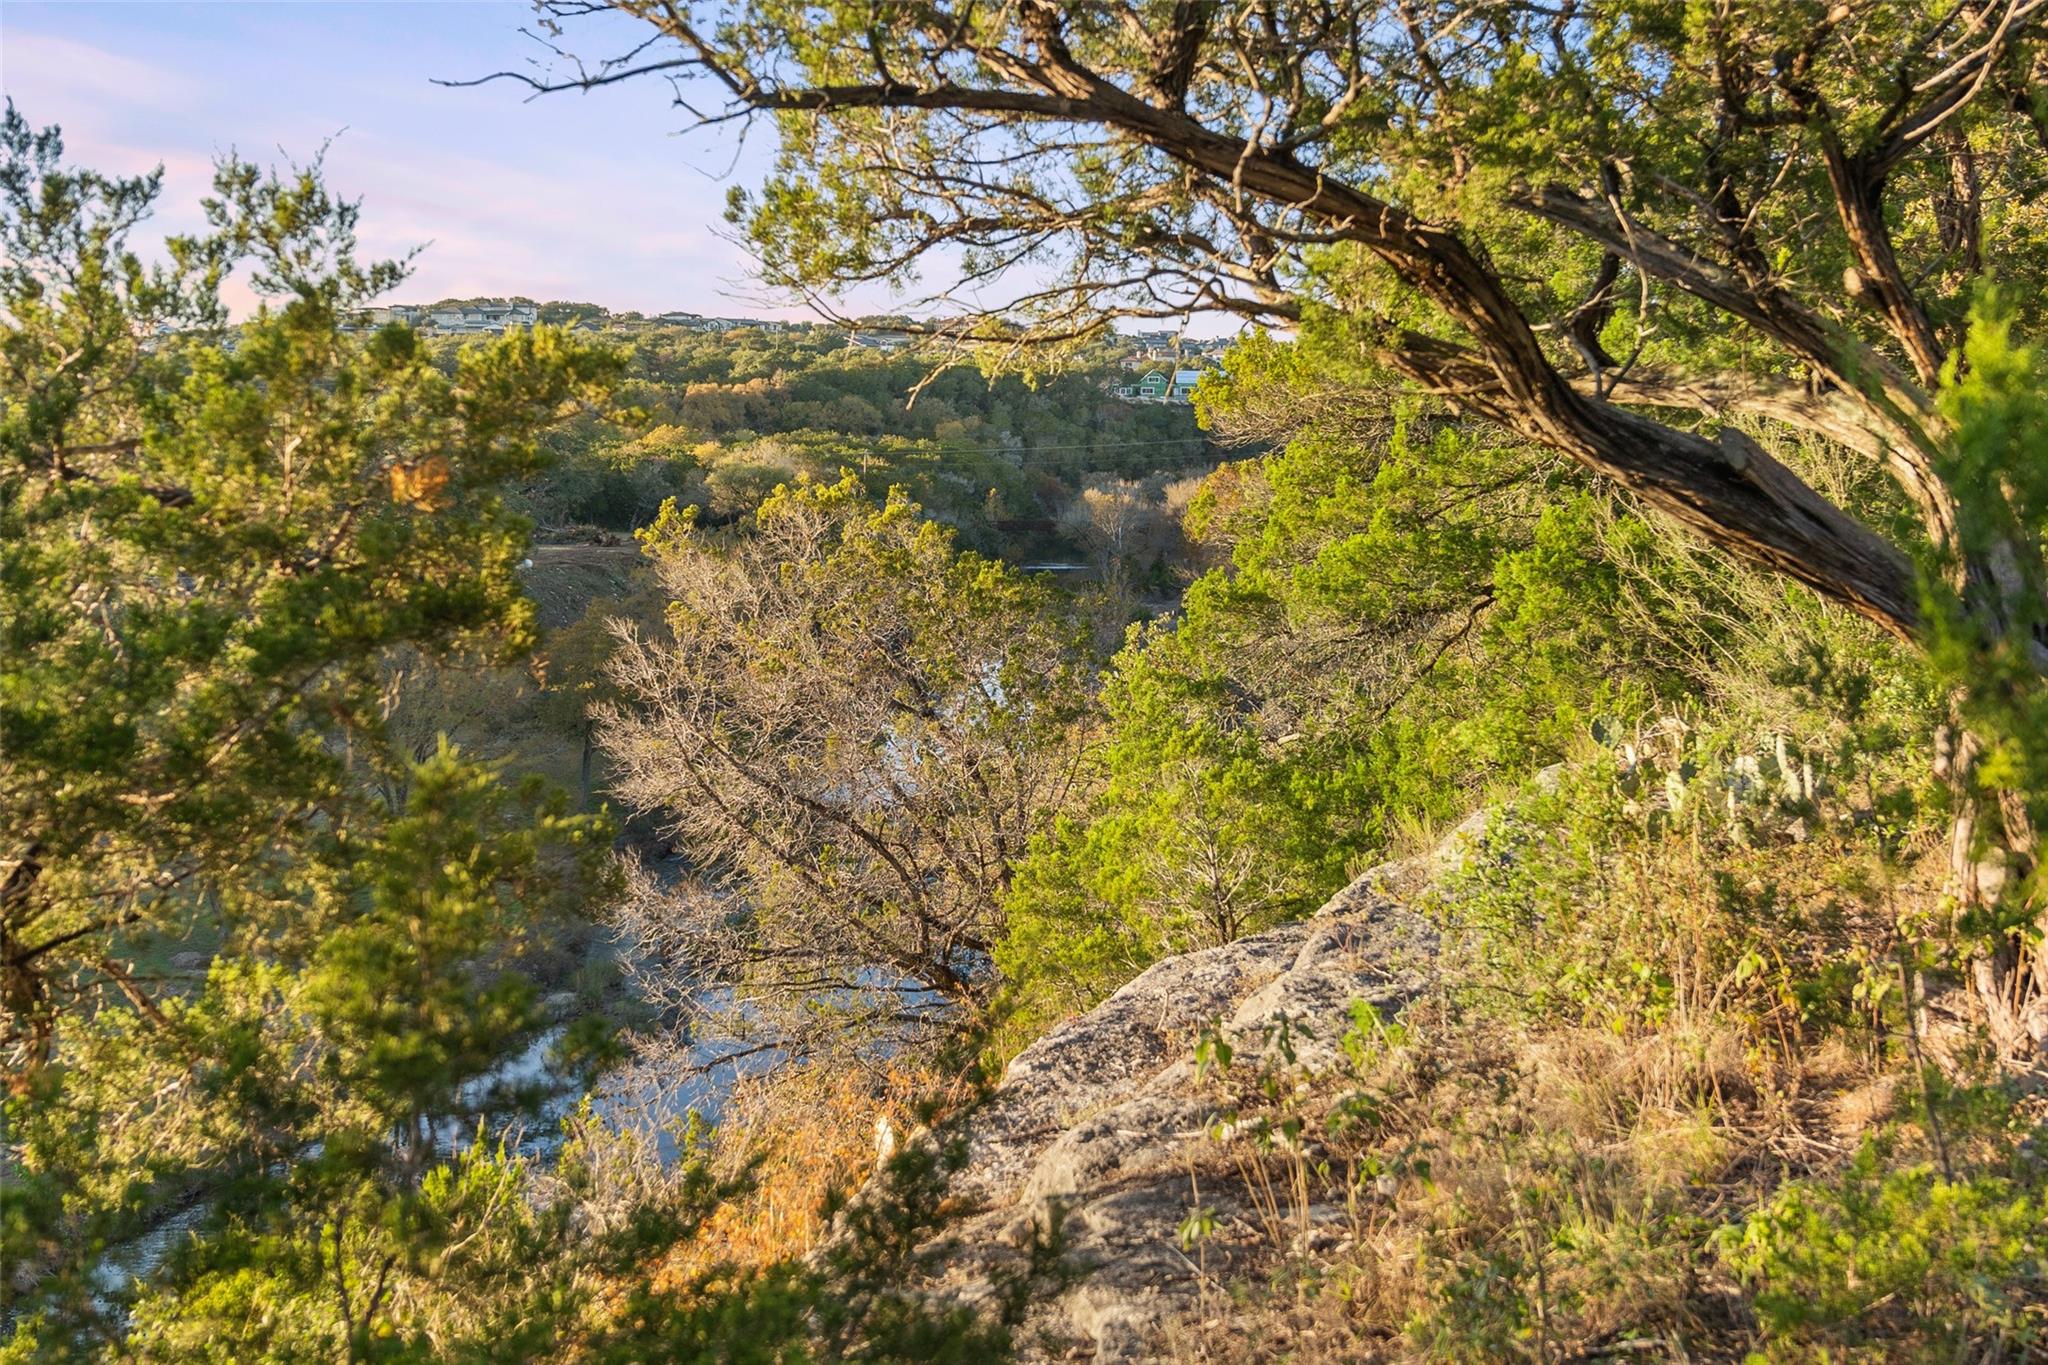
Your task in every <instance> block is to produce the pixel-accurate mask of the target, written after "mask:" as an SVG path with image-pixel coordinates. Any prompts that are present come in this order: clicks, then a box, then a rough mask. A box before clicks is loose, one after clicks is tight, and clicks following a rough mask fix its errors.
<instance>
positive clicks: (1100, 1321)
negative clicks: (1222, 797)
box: [930, 865, 1436, 1361]
mask: <svg viewBox="0 0 2048 1365" xmlns="http://www.w3.org/2000/svg"><path fill="white" fill-rule="evenodd" d="M1415 880H1418V878H1416V877H1415V876H1414V875H1413V869H1411V868H1404V867H1402V866H1400V865H1390V866H1388V867H1384V868H1378V869H1375V870H1374V871H1372V872H1369V873H1367V874H1366V875H1365V876H1363V877H1361V878H1359V879H1358V880H1357V881H1355V882H1353V883H1352V884H1351V885H1350V886H1348V887H1346V888H1345V889H1344V890H1343V891H1341V892H1339V893H1338V894H1337V895H1336V896H1334V897H1332V898H1331V900H1330V901H1329V903H1328V904H1326V905H1324V906H1323V907H1322V908H1321V909H1320V910H1319V911H1318V912H1317V913H1316V914H1315V915H1313V916H1312V917H1310V918H1309V919H1306V920H1303V921H1300V922H1298V923H1294V924H1289V925H1285V926H1283V927H1281V928H1278V929H1274V930H1271V931H1269V932H1267V933H1263V934H1259V935H1256V936H1254V937H1251V938H1246V939H1241V940H1239V941H1237V942H1235V943H1230V944H1226V945H1223V946H1221V947H1217V948H1211V949H1208V950H1205V951H1202V952H1196V953H1189V954H1187V955H1185V956H1182V957H1176V958H1169V959H1167V960H1165V961H1162V962H1159V963H1156V964H1155V965H1153V966H1152V967H1151V968H1150V969H1149V970H1147V971H1146V972H1145V973H1144V974H1143V975H1141V976H1139V977H1138V978H1136V979H1135V980H1133V981H1131V982H1130V983H1129V984H1128V985H1126V986H1125V987H1124V988H1123V989H1122V990H1120V991H1118V992H1117V993H1116V994H1115V995H1113V996H1111V997H1110V998H1109V999H1108V1000H1106V1001H1104V1002H1103V1003H1102V1004H1101V1005H1099V1006H1097V1007H1096V1008H1095V1009H1093V1010H1091V1011H1090V1012H1088V1013H1087V1014H1085V1015H1081V1016H1079V1017H1078V1018H1075V1019H1072V1020H1069V1021H1068V1022H1066V1023H1065V1024H1062V1025H1061V1026H1059V1027H1058V1028H1055V1029H1054V1030H1052V1031H1051V1032H1050V1033H1048V1034H1046V1035H1045V1036H1044V1037H1043V1038H1041V1039H1039V1040H1038V1041H1037V1042H1036V1043H1034V1044H1032V1045H1031V1047H1029V1048H1028V1049H1026V1050H1025V1051H1024V1052H1022V1053H1020V1054H1019V1055H1018V1056H1017V1057H1016V1059H1015V1060H1014V1061H1012V1062H1011V1063H1010V1065H1009V1067H1008V1069H1007V1070H1006V1071H1005V1072H1004V1075H1003V1078H1002V1080H1001V1082H1000V1083H999V1084H998V1086H997V1087H996V1089H995V1091H994V1092H993V1094H992V1095H991V1096H990V1097H989V1098H988V1100H987V1101H986V1102H985V1103H983V1104H982V1105H981V1106H980V1107H979V1108H977V1109H976V1110H975V1111H974V1113H973V1114H972V1115H971V1116H970V1117H969V1118H968V1119H967V1121H966V1127H965V1138H966V1141H967V1147H968V1160H967V1163H966V1165H965V1166H964V1167H963V1168H961V1169H960V1170H959V1171H958V1172H957V1173H956V1174H955V1175H954V1177H953V1178H952V1184H951V1186H950V1194H951V1196H952V1197H951V1200H950V1201H949V1202H950V1203H951V1204H952V1205H953V1207H955V1208H959V1209H963V1210H967V1211H968V1212H966V1213H964V1215H963V1216H962V1217H960V1218H959V1219H958V1220H957V1221H955V1222H953V1223H952V1224H951V1225H950V1226H949V1227H948V1230H947V1233H946V1235H945V1238H944V1241H945V1246H944V1248H943V1254H942V1255H940V1256H936V1257H934V1258H933V1263H934V1264H936V1265H938V1266H941V1267H942V1272H941V1277H940V1279H939V1280H938V1281H937V1282H936V1283H934V1284H932V1285H931V1286H930V1290H931V1292H932V1293H933V1294H934V1295H935V1296H937V1297H939V1298H941V1299H946V1300H951V1301H953V1302H966V1303H974V1302H977V1301H982V1300H986V1299H988V1298H989V1296H991V1295H993V1294H994V1293H995V1292H996V1291H995V1288H994V1286H996V1285H997V1284H1000V1283H1002V1282H1003V1281H1004V1279H1005V1278H1006V1277H1014V1276H1016V1275H1017V1274H1019V1273H1021V1271H1022V1269H1023V1267H1024V1266H1025V1264H1026V1263H1027V1261H1028V1252H1029V1249H1030V1248H1031V1247H1032V1246H1033V1245H1034V1244H1035V1243H1039V1242H1044V1241H1046V1240H1047V1239H1049V1241H1050V1245H1051V1246H1052V1247H1053V1248H1054V1249H1055V1250H1056V1251H1057V1253H1058V1257H1059V1260H1060V1262H1061V1273H1060V1275H1059V1276H1058V1277H1057V1283H1056V1285H1055V1286H1054V1289H1053V1292H1050V1293H1046V1294H1042V1295H1040V1296H1038V1297H1036V1298H1034V1300H1033V1305H1032V1309H1031V1312H1030V1316H1029V1317H1028V1318H1027V1319H1026V1321H1025V1323H1024V1327H1023V1330H1022V1331H1021V1333H1020V1334H1019V1338H1018V1344H1019V1346H1020V1348H1021V1351H1022V1353H1023V1355H1024V1356H1025V1358H1027V1359H1030V1358H1037V1359H1048V1358H1078V1359H1095V1360H1099V1361H1108V1360H1132V1359H1138V1358H1142V1357H1144V1356H1146V1355H1148V1354H1150V1353H1151V1352H1152V1350H1153V1349H1154V1346H1155V1344H1156V1343H1157V1341H1158V1339H1159V1336H1160V1334H1161V1333H1162V1332H1164V1331H1166V1330H1168V1329H1169V1328H1170V1327H1172V1326H1173V1325H1174V1324H1176V1323H1182V1322H1185V1321H1187V1320H1188V1319H1189V1318H1190V1316H1191V1315H1192V1314H1193V1313H1194V1311H1195V1309H1196V1308H1197V1306H1198V1304H1199V1301H1200V1297H1201V1286H1202V1284H1203V1280H1204V1277H1205V1276H1206V1277H1208V1278H1209V1279H1210V1280H1211V1281H1217V1280H1223V1279H1227V1278H1228V1277H1229V1274H1230V1271H1231V1266H1232V1261H1233V1257H1234V1255H1237V1254H1250V1252H1249V1250H1246V1249H1245V1246H1246V1244H1247V1243H1249V1242H1251V1241H1255V1240H1256V1239H1246V1238H1238V1239H1233V1238H1232V1237H1230V1236H1228V1235H1223V1236H1218V1237H1215V1238H1212V1239H1209V1240H1207V1241H1205V1242H1204V1244H1203V1248H1202V1251H1201V1253H1200V1255H1199V1257H1194V1256H1191V1255H1190V1254H1189V1253H1187V1252H1185V1251H1183V1249H1182V1246H1181V1241H1180V1237H1179V1232H1180V1229H1181V1226H1182V1224H1183V1223H1184V1221H1185V1220H1186V1219H1187V1218H1188V1215H1189V1213H1190V1211H1191V1210H1192V1209H1193V1208H1194V1207H1195V1206H1196V1205H1197V1204H1198V1203H1199V1204H1200V1205H1201V1206H1202V1207H1204V1208H1206V1209H1208V1210H1210V1211H1211V1213H1212V1215H1213V1217H1214V1219H1215V1221H1216V1225H1217V1226H1218V1227H1219V1228H1223V1229H1229V1228H1231V1227H1233V1226H1235V1227H1237V1228H1240V1229H1250V1228H1253V1227H1255V1226H1257V1225H1258V1223H1259V1216H1258V1212H1257V1210H1256V1209H1255V1208H1254V1207H1252V1204H1251V1202H1250V1201H1249V1200H1248V1197H1247V1195H1246V1193H1245V1192H1244V1190H1243V1184H1242V1181H1241V1180H1233V1179H1232V1174H1233V1172H1234V1171H1235V1170H1236V1169H1237V1167H1236V1165H1235V1161H1234V1158H1233V1157H1232V1155H1231V1154H1230V1152H1229V1151H1228V1149H1227V1147H1228V1145H1227V1144H1225V1143H1221V1142H1218V1141H1217V1140H1216V1137H1215V1136H1214V1134H1213V1132H1212V1129H1213V1128H1214V1127H1215V1122H1216V1119H1217V1110H1216V1100H1215V1098H1214V1096H1213V1094H1205V1089H1206V1088H1205V1087H1203V1086H1201V1085H1200V1084H1198V1077H1197V1075H1196V1063H1195V1051H1196V1047H1197V1044H1198V1043H1199V1042H1200V1040H1201V1039H1202V1038H1203V1037H1204V1036H1205V1035H1207V1034H1210V1033H1212V1032H1213V1033H1214V1035H1215V1036H1216V1037H1218V1038H1220V1039H1221V1040H1222V1041H1224V1042H1225V1043H1227V1044H1228V1045H1229V1047H1230V1048H1231V1050H1232V1054H1233V1056H1234V1058H1235V1060H1234V1062H1233V1066H1240V1065H1250V1066H1253V1067H1256V1066H1258V1065H1259V1064H1260V1063H1261V1060H1262V1058H1264V1056H1265V1054H1266V1052H1267V1050H1268V1049H1271V1048H1274V1047H1277V1046H1280V1045H1281V1044H1280V1042H1279V1040H1280V1039H1281V1038H1282V1037H1284V1038H1285V1039H1286V1043H1285V1045H1286V1046H1288V1047H1289V1048H1291V1049H1292V1057H1293V1060H1292V1063H1291V1066H1292V1068H1293V1069H1294V1070H1295V1071H1296V1072H1297V1073H1298V1072H1300V1071H1302V1070H1306V1071H1307V1072H1310V1073H1314V1072H1319V1071H1323V1070H1325V1069H1328V1068H1331V1067H1334V1066H1335V1065H1337V1064H1338V1063H1339V1061H1340V1059H1341V1052H1340V1040H1341V1039H1342V1037H1343V1036H1344V1034H1345V1032H1346V1030H1347V1029H1348V1028H1349V1027H1350V1024H1351V1020H1352V1015H1351V1006H1352V1002H1354V1001H1358V1000H1364V1001H1367V1002H1370V1003H1371V1004H1372V1005H1373V1006H1375V1007H1376V1008H1377V1009H1378V1010H1379V1011H1380V1013H1381V1015H1382V1016H1383V1017H1385V1016H1390V1015H1392V1014H1393V1013H1395V1012H1397V1011H1398V1010H1399V1009H1400V1008H1401V1007H1402V1006H1403V1005H1404V1004H1406V1003H1407V1002H1408V1001H1410V1000H1412V999H1413V998H1415V997H1416V996H1417V995H1418V994H1420V993H1421V992H1422V991H1423V990H1424V988H1425V987H1426V986H1427V984H1428V981H1429V976H1430V973H1431V971H1432V968H1433V964H1434V961H1435V955H1436V937H1435V934H1434V932H1433V931H1432V930H1431V929H1430V927H1429V926H1428V924H1427V923H1425V922H1424V921H1423V919H1422V918H1421V917H1420V916H1418V915H1416V914H1415V913H1413V912H1412V911H1410V910H1408V909H1407V908H1405V907H1404V906H1403V905H1402V904H1401V903H1399V901H1398V900H1397V899H1396V897H1397V895H1398V892H1397V891H1396V890H1395V889H1394V888H1399V887H1401V886H1403V885H1404V883H1412V882H1413V881H1415ZM1283 1024H1284V1027H1283ZM1308 1214H1309V1223H1310V1225H1309V1226H1307V1227H1305V1228H1302V1229H1300V1232H1299V1234H1298V1235H1301V1236H1305V1237H1308V1238H1310V1239H1314V1238H1316V1237H1318V1236H1328V1237H1329V1238H1332V1239H1334V1237H1336V1236H1337V1235H1338V1233H1337V1232H1336V1229H1337V1227H1338V1226H1339V1225H1340V1224H1343V1223H1344V1222H1345V1219H1346V1215H1345V1212H1344V1211H1343V1210H1341V1209H1336V1208H1330V1209H1328V1210H1317V1209H1311V1210H1309V1211H1308ZM1324 1214H1326V1215H1327V1217H1326V1219H1325V1220H1324V1221H1326V1223H1327V1226H1326V1227H1323V1228H1319V1227H1317V1226H1315V1224H1316V1223H1317V1221H1318V1219H1319V1217H1320V1216H1321V1215H1324ZM1234 1245H1235V1246H1238V1247H1239V1248H1240V1250H1239V1251H1238V1252H1234V1251H1233V1246H1234ZM935 1250H937V1248H935Z"/></svg>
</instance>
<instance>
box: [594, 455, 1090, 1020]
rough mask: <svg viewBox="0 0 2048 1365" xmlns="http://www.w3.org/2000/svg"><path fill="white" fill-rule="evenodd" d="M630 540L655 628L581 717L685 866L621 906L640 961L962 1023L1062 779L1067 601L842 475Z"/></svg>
mask: <svg viewBox="0 0 2048 1365" xmlns="http://www.w3.org/2000/svg"><path fill="white" fill-rule="evenodd" d="M651 550H652V553H653V555H654V558H655V561H656V566H657V569H656V571H657V575H658V578H659V581H660V584H661V586H662V589H663V590H664V592H665V593H666V594H667V595H668V597H669V598H670V601H671V605H670V607H669V618H668V624H669V630H668V633H667V634H666V635H665V636H663V637H661V638H655V637H653V636H650V635H648V634H646V633H643V632H641V631H639V630H637V629H635V628H633V627H632V626H630V625H623V626H621V628H620V640H619V649H618V651H617V653H616V655H615V657H614V660H613V662H612V665H611V677H612V681H613V684H614V686H615V687H616V689H617V695H618V697H619V698H620V699H619V700H618V701H616V702H613V703H611V704H608V705H605V706H604V707H603V708H602V709H601V710H600V712H599V722H598V725H599V737H600V741H601V742H602V744H603V745H604V747H605V748H606V749H607V750H608V751H609V752H610V753H611V755H612V757H613V759H614V760H615V762H616V763H617V765H618V770H619V780H618V784H617V790H618V791H619V792H620V793H621V794H622V795H623V796H624V797H625V799H626V800H627V801H628V802H629V803H630V804H631V805H632V806H634V807H636V808H638V809H639V810H641V811H644V812H649V813H651V814H653V815H654V816H655V818H657V819H658V820H659V821H660V822H661V823H662V824H663V825H664V827H665V828H666V829H667V830H668V831H669V832H670V833H671V834H672V835H673V836H674V838H675V839H676V840H677V842H678V844H679V846H680V847H682V848H683V849H685V850H686V851H687V853H688V855H689V857H690V858H691V860H692V861H693V862H694V864H695V865H696V867H697V868H698V869H699V870H700V872H701V874H702V876H701V878H700V879H699V882H698V883H697V884H695V885H693V886H691V887H690V888H688V889H687V891H686V892H684V893H656V894H655V899H656V900H658V901H660V902H661V904H660V905H656V906H653V907H650V906H648V905H644V904H643V905H642V907H641V908H640V910H639V911H638V912H637V915H638V921H639V923H640V924H641V925H642V926H643V931H645V930H646V929H647V926H649V925H652V926H654V931H655V932H654V934H653V936H654V937H661V936H663V935H665V940H664V941H662V942H658V943H653V944H651V945H650V946H654V947H658V948H660V949H662V950H663V951H665V952H668V953H671V954H680V953H689V954H692V955H694V957H695V959H696V965H697V966H699V967H701V968H703V969H705V970H706V971H708V972H709V974H710V975H712V976H714V977H718V978H722V979H724V980H727V981H731V982H733V983H735V984H738V985H741V986H743V987H745V988H746V991H747V993H748V995H749V996H750V997H757V998H762V999H770V998H773V999H779V1000H781V1001H784V1002H800V1003H803V1004H804V1005H805V1006H806V1008H812V1009H814V1010H815V1009H823V1010H838V1011H843V1012H846V1013H848V1014H850V1015H860V1016H862V1017H864V1018H867V1019H869V1020H874V1021H879V1022H882V1023H887V1024H897V1025H901V1026H904V1027H913V1028H914V1027H917V1026H919V1025H921V1024H924V1023H928V1022H930V1020H931V1019H932V1018H933V1017H934V1016H935V1015H937V1014H940V1013H947V1012H950V1013H952V1014H953V1015H954V1016H955V1017H957V1014H958V1012H959V1011H961V1010H962V1009H965V1010H967V1011H970V1012H971V1011H973V1010H976V1009H978V1008H979V1007H980V1006H981V1005H982V1004H984V1003H985V1001H986V998H987V995H988V991H989V989H990V988H991V986H992V984H993V983H992V980H991V974H990V973H989V972H988V970H986V967H987V960H988V954H989V953H990V952H991V950H992V949H993V948H994V946H995V944H996V942H997V940H998V938H999V937H1000V936H1001V933H1002V929H1003V899H1004V894H1005V892H1006V891H1007V889H1008V887H1009V884H1010V878H1011V873H1012V868H1013V866H1014V864H1015V862H1016V861H1017V860H1018V859H1019V858H1021V857H1022V856H1023V854H1024V852H1025V849H1026V847H1027V846H1028V844H1029V842H1030V840H1031V838H1032V837H1033V836H1034V835H1036V834H1038V833H1040V832H1041V831H1043V830H1044V829H1045V828H1046V827H1047V826H1048V824H1049V822H1050V821H1051V819H1052V817H1053V815H1054V814H1055V813H1056V812H1058V811H1059V810H1060V809H1062V808H1063V806H1064V805H1065V803H1066V801H1067V799H1068V795H1069V792H1070V790H1071V788H1072V787H1073V784H1074V783H1075V781H1076V777H1077V773H1078V769H1079V763H1080V757H1081V747H1082V735H1081V733H1080V727H1079V722H1080V720H1081V719H1082V717H1083V715H1084V714H1085V708H1086V705H1087V701H1088V688H1089V685H1090V680H1091V676H1092V669H1093V666H1094V660H1093V658H1092V656H1091V655H1090V653H1089V650H1088V645H1087V640H1086V634H1085V630H1084V627H1083V625H1082V623H1081V622H1080V621H1079V619H1078V617H1077V616H1076V614H1075V613H1074V611H1073V610H1072V609H1071V608H1070V606H1069V605H1068V603H1067V601H1066V599H1065V598H1064V597H1063V596H1062V595H1061V594H1060V593H1059V592H1058V590H1057V589H1055V588H1053V587H1051V586H1049V585H1047V584H1045V583H1043V582H1041V581H1039V580H1037V579H1034V578H1031V577H1028V576H1025V575H1020V574H1016V573H1014V572H1012V571H1010V570H1008V569H1007V568H1005V567H1004V566H1003V565H1001V564H999V563H995V562H992V561H987V560H983V559H981V558H979V557H977V556H974V555H971V554H961V553H956V552H955V550H954V548H953V546H952V543H951V537H950V534H949V533H948V532H946V531H945V530H944V529H943V528H941V527H939V526H937V525H935V524H932V523H929V522H926V521H923V520H922V519H921V518H920V517H919V516H918V515H917V512H916V509H915V508H914V507H912V506H911V505H909V504H907V503H905V502H904V501H902V500H901V499H900V498H894V499H892V500H891V502H890V504H889V505H888V507H886V508H884V509H882V510H880V511H877V510H875V509H874V508H873V506H872V504H870V503H869V502H867V500H866V496H865V494H864V492H863V491H862V490H861V489H860V488H859V485H858V483H857V481H855V480H854V479H852V478H851V477H850V476H849V478H848V479H846V480H845V481H842V482H841V483H840V484H838V485H836V486H834V487H829V488H826V487H818V486H807V487H804V488H799V489H794V490H784V491H782V492H779V493H778V494H777V495H776V496H774V497H773V498H771V499H770V500H769V502H768V503H767V504H766V505H764V507H763V509H762V511H761V513H760V514H759V516H758V518H757V519H756V521H755V523H754V524H753V525H752V526H751V527H749V528H747V529H745V530H744V531H741V532H739V533H736V534H734V535H731V536H729V537H726V538H724V539H723V540H717V539H713V538H712V537H710V536H708V535H707V534H706V533H704V532H701V531H699V530H697V529H696V528H695V527H694V526H693V525H692V524H691V523H690V521H689V519H688V518H683V517H672V518H670V519H669V520H668V521H666V522H664V523H663V524H662V529H661V531H660V533H659V534H657V535H656V537H654V539H653V540H652V541H651ZM649 894H650V889H649V888H645V887H643V888H642V894H641V899H642V900H643V901H645V900H647V899H648V896H649ZM664 906H665V910H664V908H663V907H664ZM649 936H650V935H649V934H648V933H647V932H643V938H645V937H649Z"/></svg>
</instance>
